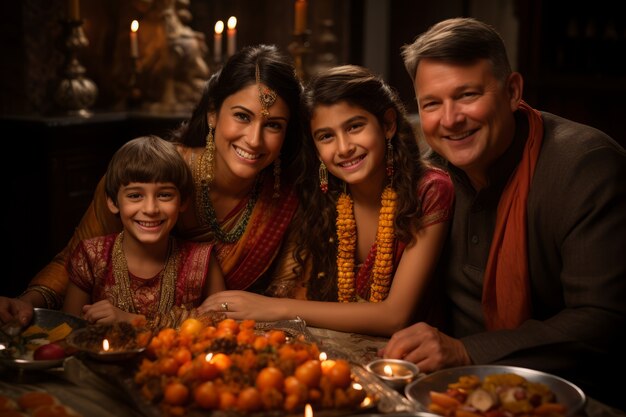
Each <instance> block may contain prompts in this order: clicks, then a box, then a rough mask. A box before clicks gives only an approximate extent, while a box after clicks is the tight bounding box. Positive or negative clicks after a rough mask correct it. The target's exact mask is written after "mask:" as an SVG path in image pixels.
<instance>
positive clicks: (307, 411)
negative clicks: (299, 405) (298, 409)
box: [304, 404, 313, 417]
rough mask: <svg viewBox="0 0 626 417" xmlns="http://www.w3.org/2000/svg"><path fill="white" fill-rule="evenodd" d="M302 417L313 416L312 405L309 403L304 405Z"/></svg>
mask: <svg viewBox="0 0 626 417" xmlns="http://www.w3.org/2000/svg"><path fill="white" fill-rule="evenodd" d="M304 417H313V407H311V404H307V405H305V406H304Z"/></svg>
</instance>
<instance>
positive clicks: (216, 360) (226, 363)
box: [211, 352, 233, 372]
mask: <svg viewBox="0 0 626 417" xmlns="http://www.w3.org/2000/svg"><path fill="white" fill-rule="evenodd" d="M211 363H212V364H214V365H215V366H217V369H219V370H220V371H221V372H225V371H226V370H227V369H228V368H230V366H231V365H232V364H233V361H232V359H231V358H230V357H229V356H228V355H226V354H225V353H221V352H220V353H216V354H215V355H213V357H212V358H211Z"/></svg>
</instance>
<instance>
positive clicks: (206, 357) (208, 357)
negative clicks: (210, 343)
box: [204, 352, 213, 362]
mask: <svg viewBox="0 0 626 417" xmlns="http://www.w3.org/2000/svg"><path fill="white" fill-rule="evenodd" d="M211 359H213V353H212V352H209V353H207V354H206V356H205V357H204V360H205V361H207V362H211Z"/></svg>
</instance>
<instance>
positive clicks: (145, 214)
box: [107, 182, 185, 245]
mask: <svg viewBox="0 0 626 417" xmlns="http://www.w3.org/2000/svg"><path fill="white" fill-rule="evenodd" d="M107 204H108V206H109V210H111V212H113V213H114V214H117V213H119V216H120V220H121V221H122V225H123V226H124V231H125V236H127V238H131V239H133V240H136V241H137V242H141V243H143V244H149V245H153V244H157V243H163V242H167V239H168V237H169V234H170V231H171V230H172V228H173V227H174V225H175V224H176V221H177V220H178V214H179V213H180V212H181V211H182V210H184V208H185V207H184V205H182V204H181V199H180V193H179V192H178V189H177V188H176V186H175V185H174V183H171V182H166V183H142V182H131V183H130V184H127V185H123V186H122V187H120V189H119V191H118V193H117V206H116V205H115V204H114V203H113V201H112V200H111V199H110V198H109V197H107Z"/></svg>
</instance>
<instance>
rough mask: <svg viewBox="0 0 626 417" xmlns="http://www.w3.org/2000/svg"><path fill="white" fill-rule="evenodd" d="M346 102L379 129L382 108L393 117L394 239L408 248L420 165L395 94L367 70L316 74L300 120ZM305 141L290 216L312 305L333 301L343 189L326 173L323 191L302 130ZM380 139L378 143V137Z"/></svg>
mask: <svg viewBox="0 0 626 417" xmlns="http://www.w3.org/2000/svg"><path fill="white" fill-rule="evenodd" d="M339 102H347V103H349V104H351V105H353V106H358V107H361V108H363V109H365V110H366V111H368V112H369V113H371V114H373V115H374V116H375V117H376V118H377V119H378V121H379V123H380V124H381V126H382V125H384V123H385V122H384V114H385V112H386V111H387V110H388V109H390V108H391V109H394V110H395V112H396V115H397V117H396V123H397V130H396V134H395V135H394V136H393V138H392V139H391V141H392V145H393V162H394V174H393V186H394V188H395V190H396V192H397V194H398V206H397V212H396V218H395V220H394V226H395V232H396V236H397V238H398V239H399V240H401V241H403V242H406V243H407V244H412V243H413V242H412V236H413V235H412V232H414V231H415V230H418V228H419V226H420V224H419V218H420V216H421V213H422V209H421V202H420V201H419V197H418V195H417V187H418V181H419V179H420V178H421V176H422V174H423V172H424V169H425V164H424V162H423V161H422V159H421V157H420V150H419V147H418V145H417V139H416V136H415V132H414V131H413V127H412V126H411V124H410V122H409V121H408V119H407V116H406V110H405V108H404V105H403V104H402V101H401V100H400V99H399V97H398V95H397V93H396V92H395V91H394V90H393V89H392V88H391V87H390V86H389V85H388V84H387V83H385V82H384V81H383V79H382V78H381V77H379V76H377V75H375V74H373V73H372V72H370V71H369V70H368V69H366V68H363V67H359V66H355V65H344V66H339V67H335V68H331V69H329V70H327V71H325V72H322V73H319V74H318V75H316V76H315V77H313V78H312V79H311V81H310V82H309V84H308V85H307V87H306V88H305V91H304V93H303V95H302V102H301V106H300V107H301V112H302V113H301V114H302V120H303V121H310V120H311V116H312V113H313V111H314V109H315V107H316V106H319V105H332V104H336V103H339ZM305 135H306V140H305V141H304V143H303V149H302V152H301V155H300V161H301V162H300V165H301V166H302V168H301V175H300V176H299V177H298V180H297V187H296V189H297V190H298V192H299V197H300V199H301V200H300V201H302V202H306V203H305V204H301V207H300V209H299V211H298V214H297V216H296V220H295V221H296V222H297V223H296V224H297V227H298V230H299V231H300V232H299V234H298V239H297V241H296V244H297V253H298V256H297V259H298V262H299V263H300V264H301V265H302V266H304V265H305V263H306V260H305V257H310V259H309V261H312V262H311V263H310V264H311V266H312V270H311V276H310V279H309V281H308V282H309V288H308V296H309V298H312V299H318V300H336V299H337V278H336V276H337V275H336V274H337V262H336V258H337V236H336V227H335V220H336V218H337V212H336V204H337V199H338V197H339V195H340V194H341V192H342V191H343V189H344V183H343V181H341V180H339V179H338V178H336V177H334V176H333V175H331V174H330V173H328V192H327V193H325V194H324V193H322V192H321V190H320V186H319V175H318V172H319V165H320V162H319V160H318V157H317V152H316V148H315V144H314V141H313V138H312V136H311V131H310V128H308V127H307V129H305ZM381 140H384V138H382V137H381Z"/></svg>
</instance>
